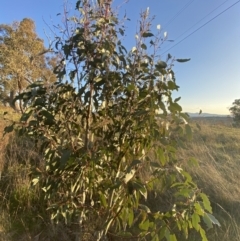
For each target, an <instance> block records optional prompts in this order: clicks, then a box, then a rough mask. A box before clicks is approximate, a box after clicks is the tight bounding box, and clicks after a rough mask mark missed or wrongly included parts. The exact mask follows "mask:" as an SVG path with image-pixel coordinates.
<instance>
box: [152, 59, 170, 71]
mask: <svg viewBox="0 0 240 241" xmlns="http://www.w3.org/2000/svg"><path fill="white" fill-rule="evenodd" d="M155 67H156V69H157V70H161V69H165V68H166V67H167V63H166V62H164V61H158V62H157V64H156V65H155Z"/></svg>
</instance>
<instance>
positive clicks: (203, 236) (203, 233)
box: [199, 227, 208, 241]
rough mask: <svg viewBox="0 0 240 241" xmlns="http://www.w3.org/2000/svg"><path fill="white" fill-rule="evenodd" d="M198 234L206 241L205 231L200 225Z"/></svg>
mask: <svg viewBox="0 0 240 241" xmlns="http://www.w3.org/2000/svg"><path fill="white" fill-rule="evenodd" d="M199 230H200V235H201V237H202V241H208V240H207V237H206V232H205V231H204V230H203V229H202V227H200V229H199Z"/></svg>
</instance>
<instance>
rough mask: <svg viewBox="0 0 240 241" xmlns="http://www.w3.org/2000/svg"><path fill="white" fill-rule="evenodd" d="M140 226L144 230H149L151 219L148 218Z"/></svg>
mask: <svg viewBox="0 0 240 241" xmlns="http://www.w3.org/2000/svg"><path fill="white" fill-rule="evenodd" d="M139 228H140V229H141V230H144V231H148V228H149V220H148V219H147V220H146V221H144V222H142V223H140V224H139Z"/></svg>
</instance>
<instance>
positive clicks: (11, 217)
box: [0, 107, 240, 241]
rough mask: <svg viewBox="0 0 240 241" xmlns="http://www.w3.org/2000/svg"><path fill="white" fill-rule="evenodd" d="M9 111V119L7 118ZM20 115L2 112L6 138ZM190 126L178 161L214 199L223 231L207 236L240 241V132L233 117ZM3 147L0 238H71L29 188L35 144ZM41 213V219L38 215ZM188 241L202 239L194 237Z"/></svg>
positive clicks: (8, 142) (9, 141) (7, 142)
mask: <svg viewBox="0 0 240 241" xmlns="http://www.w3.org/2000/svg"><path fill="white" fill-rule="evenodd" d="M5 111H8V114H7V115H6V117H7V119H8V120H7V119H5V120H4V118H3V113H4V112H5ZM18 117H19V115H18V114H17V113H14V111H12V110H10V109H8V108H4V107H1V108H0V135H1V136H2V132H3V129H4V127H5V126H6V125H7V124H9V123H10V120H17V118H18ZM197 124H198V125H199V126H200V128H201V130H200V129H199V126H198V127H197ZM191 125H192V127H193V132H194V135H193V140H191V141H189V142H188V143H187V148H180V150H179V158H180V159H181V161H182V165H183V166H184V167H185V168H186V169H188V171H189V172H190V173H191V174H192V176H193V179H194V180H195V181H196V182H197V183H198V186H199V187H200V188H201V189H202V190H203V192H205V193H206V194H207V195H208V196H209V197H210V200H211V202H212V206H213V211H214V216H215V217H216V218H217V219H218V220H219V222H220V223H221V227H214V228H213V229H210V230H208V231H207V233H208V238H209V240H210V241H220V240H224V241H239V240H240V186H239V180H240V165H239V164H240V129H237V128H234V127H233V126H232V120H231V118H225V119H224V118H220V119H218V118H193V119H191ZM0 143H1V144H0V174H1V176H0V178H1V179H0V240H1V241H21V240H26V241H27V240H29V241H30V240H36V241H42V240H46V241H51V240H58V241H60V240H64V241H68V240H72V239H71V233H70V232H68V230H67V228H66V227H62V226H55V225H53V224H52V223H51V221H50V220H48V219H47V218H46V217H45V216H44V215H46V216H47V213H46V211H45V207H42V205H41V200H40V199H41V197H40V196H39V192H38V190H32V189H31V188H30V180H29V172H30V163H31V162H32V161H33V160H34V161H35V162H39V163H40V162H41V158H40V157H39V154H38V153H36V152H35V151H34V149H33V148H32V145H31V143H29V142H28V141H27V140H23V139H21V140H16V139H15V138H13V137H12V136H6V137H4V138H3V139H1V142H0ZM191 157H194V158H195V159H197V160H198V165H193V163H192V162H191V161H190V158H191ZM36 210H38V212H37V213H40V214H41V215H37V216H36ZM56 237H58V238H56ZM59 237H61V239H59ZM184 240H185V239H184ZM188 240H190V241H200V239H199V238H197V237H195V236H194V235H192V236H191V235H190V237H189V239H188Z"/></svg>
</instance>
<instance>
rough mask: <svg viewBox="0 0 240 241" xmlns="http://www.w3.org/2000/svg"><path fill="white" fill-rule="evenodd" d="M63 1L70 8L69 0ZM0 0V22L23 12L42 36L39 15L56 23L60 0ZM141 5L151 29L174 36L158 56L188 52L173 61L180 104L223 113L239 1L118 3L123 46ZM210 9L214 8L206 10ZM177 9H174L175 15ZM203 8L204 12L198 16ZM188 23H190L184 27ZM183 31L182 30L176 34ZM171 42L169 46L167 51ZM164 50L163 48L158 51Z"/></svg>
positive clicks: (237, 87)
mask: <svg viewBox="0 0 240 241" xmlns="http://www.w3.org/2000/svg"><path fill="white" fill-rule="evenodd" d="M69 1H70V2H72V7H73V8H74V6H75V1H74V0H69ZM122 2H123V0H115V5H119V4H120V3H122ZM236 2H238V3H237V4H236V5H235V6H233V7H232V8H230V9H229V10H227V11H226V12H224V13H223V14H221V15H220V16H218V17H216V18H215V19H214V20H213V21H211V22H209V23H208V24H206V25H205V26H204V27H202V28H201V29H199V30H198V31H197V32H195V33H194V34H192V35H191V36H189V37H188V38H186V39H185V40H183V41H182V42H181V43H179V44H178V45H176V46H175V47H173V46H174V45H175V44H177V43H178V42H179V41H181V40H182V39H183V38H184V37H186V36H187V35H189V34H191V33H192V32H193V31H195V30H196V29H197V28H199V27H201V26H202V25H203V24H205V23H206V22H207V21H209V20H210V19H212V18H214V17H215V16H217V15H218V14H219V13H220V12H222V11H224V10H225V9H227V8H228V7H229V6H231V5H232V4H234V3H236ZM0 3H1V7H0V23H12V22H13V21H15V20H17V21H21V20H22V19H23V18H25V17H28V18H32V19H33V20H34V21H35V23H36V28H37V32H38V34H39V36H40V37H41V38H43V39H46V38H45V36H44V31H43V29H45V30H46V32H47V33H48V34H50V31H49V29H48V27H47V25H46V24H45V23H44V21H43V19H44V20H45V22H47V23H48V24H49V25H50V26H52V25H53V24H58V23H59V22H60V21H61V16H60V17H59V16H58V17H57V16H56V14H57V13H60V12H63V0H11V1H9V0H0ZM221 4H222V6H220V5H221ZM186 5H189V6H188V7H186V8H185V9H184V11H180V10H181V9H183V8H184V6H186ZM218 6H220V7H218ZM147 7H149V9H150V14H151V15H155V20H154V22H153V30H154V31H155V30H156V26H157V24H160V25H161V26H162V30H163V31H167V32H168V39H171V40H174V42H172V43H170V42H166V43H165V44H164V45H163V47H162V50H161V51H162V53H163V55H162V56H163V59H165V56H166V54H167V53H168V52H169V53H171V55H172V56H175V57H176V58H191V61H190V62H187V63H184V64H180V63H176V64H175V66H174V71H175V73H176V78H177V79H176V81H177V84H178V85H179V86H180V90H179V91H178V92H177V93H174V96H176V97H178V96H181V97H182V98H181V101H180V104H181V105H182V107H183V110H184V111H187V112H198V111H199V110H200V109H201V110H202V111H203V112H207V113H217V114H229V111H228V108H229V107H230V106H231V104H232V102H233V101H234V100H235V99H239V98H240V20H239V19H240V2H239V1H238V0H227V1H226V0H211V1H207V0H192V1H190V0H181V1H179V0H162V1H160V0H129V2H128V3H127V4H125V5H123V6H122V8H121V12H120V13H121V14H122V13H123V12H124V11H125V10H126V13H127V15H128V17H129V18H130V19H131V21H130V22H129V21H128V22H126V26H127V36H126V37H125V44H126V46H127V47H128V48H129V49H130V48H132V47H133V46H134V36H135V32H136V25H137V20H138V19H139V13H140V11H141V10H145V9H146V8H147ZM217 7H218V9H216V8H217ZM214 9H216V10H215V11H214V12H212V11H213V10H214ZM179 12H180V14H179V15H178V16H176V14H177V13H179ZM211 12H212V13H211ZM209 13H211V14H209ZM208 14H209V16H207V17H206V18H205V19H204V20H202V21H201V22H199V21H200V20H201V19H203V18H204V17H205V16H206V15H208ZM174 16H176V17H175V18H174ZM198 22H199V23H198ZM197 23H198V24H197ZM194 25H195V26H194ZM192 26H193V27H192ZM191 27H192V28H191ZM189 28H191V29H190V30H189V31H187V30H188V29H189ZM186 31H187V32H186ZM185 32H186V33H185ZM183 33H185V34H184V35H182V34H183ZM181 35H182V36H181ZM179 36H180V37H179ZM46 45H47V43H46ZM171 47H173V48H172V49H171V50H169V51H167V50H168V49H169V48H171ZM165 51H167V52H166V53H164V52H165ZM160 53H161V52H160Z"/></svg>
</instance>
